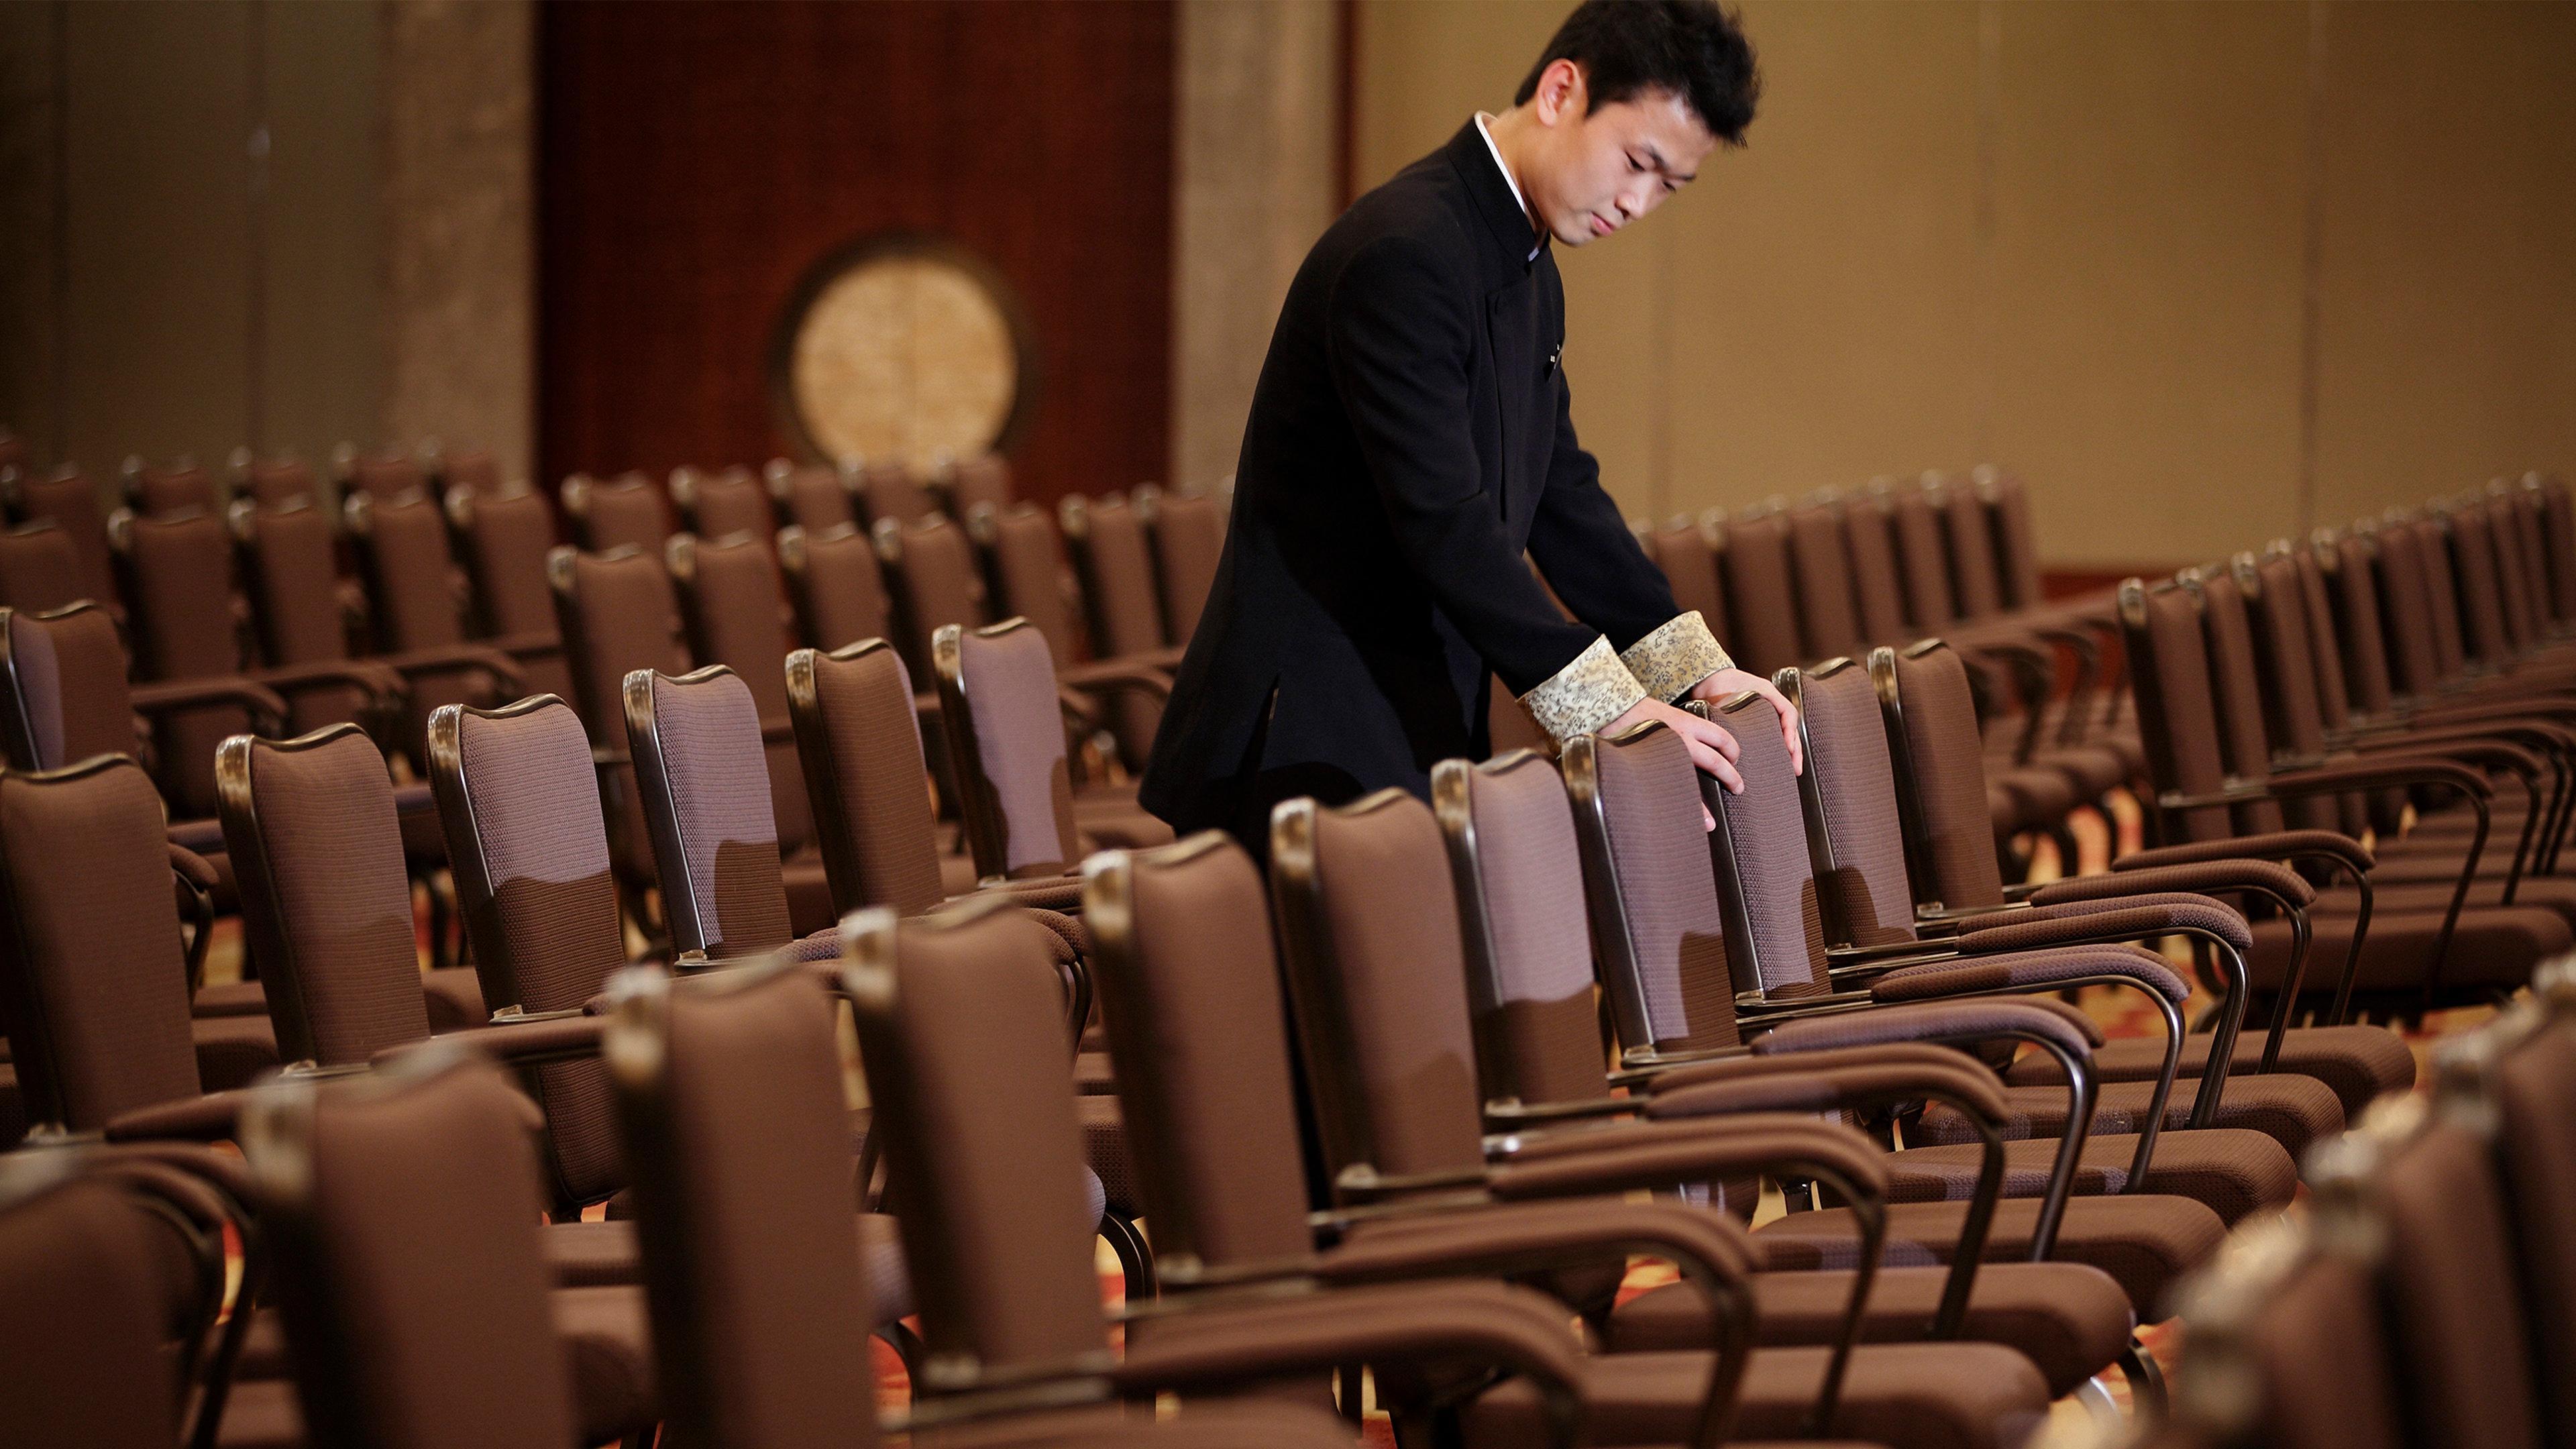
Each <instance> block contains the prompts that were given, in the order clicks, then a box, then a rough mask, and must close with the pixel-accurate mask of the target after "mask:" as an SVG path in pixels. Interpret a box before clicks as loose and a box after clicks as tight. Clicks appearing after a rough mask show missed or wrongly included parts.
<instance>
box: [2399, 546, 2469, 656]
mask: <svg viewBox="0 0 2576 1449" xmlns="http://www.w3.org/2000/svg"><path fill="white" fill-rule="evenodd" d="M2399 526H2400V527H2402V528H2403V529H2405V531H2406V532H2407V533H2408V534H2409V535H2410V536H2411V538H2412V540H2413V542H2414V550H2413V555H2412V557H2413V566H2414V568H2415V570H2416V572H2417V573H2419V574H2420V575H2422V577H2423V585H2422V589H2423V594H2424V597H2425V599H2426V600H2427V601H2429V602H2430V603H2431V604H2432V606H2433V607H2432V608H2431V610H2430V611H2429V612H2427V613H2426V615H2425V622H2426V623H2427V624H2429V625H2430V626H2431V628H2432V636H2433V664H2434V668H2435V670H2436V671H2437V672H2436V673H2435V675H2434V678H2435V680H2436V682H2439V681H2444V680H2449V679H2453V678H2456V677H2457V676H2458V675H2459V673H2460V671H2461V670H2462V669H2464V668H2466V667H2467V665H2468V662H2469V660H2470V658H2471V654H2470V649H2471V644H2472V639H2471V636H2470V634H2469V626H2468V623H2467V621H2466V618H2465V615H2466V613H2467V605H2466V603H2465V597H2466V596H2465V595H2464V593H2463V592H2462V590H2461V587H2460V580H2459V576H2458V574H2457V573H2456V572H2455V571H2454V570H2453V569H2452V567H2451V557H2452V555H2451V516H2450V514H2449V513H2447V512H2445V511H2443V510H2441V509H2439V508H2426V509H2423V510H2421V511H2419V512H2417V513H2416V514H2415V516H2414V517H2412V518H2410V519H2408V520H2406V521H2405V522H2404V523H2403V524H2401V525H2399ZM2392 531H2393V530H2392Z"/></svg>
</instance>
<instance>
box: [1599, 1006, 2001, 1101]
mask: <svg viewBox="0 0 2576 1449" xmlns="http://www.w3.org/2000/svg"><path fill="white" fill-rule="evenodd" d="M1888 1009H1889V1010H1891V1011H1901V1010H1905V1009H1906V1008H1902V1007H1890V1008H1888ZM1756 1060H1764V1059H1761V1058H1756ZM1768 1064H1770V1065H1772V1066H1773V1067H1774V1068H1775V1070H1772V1071H1768V1072H1745V1073H1740V1074H1737V1075H1734V1076H1732V1077H1729V1078H1726V1079H1723V1080H1718V1081H1704V1082H1699V1083H1696V1084H1692V1085H1688V1086H1679V1085H1672V1084H1667V1083H1657V1084H1656V1091H1655V1093H1654V1095H1653V1096H1652V1097H1650V1098H1648V1099H1647V1102H1646V1115H1647V1117H1648V1118H1649V1119H1650V1120H1652V1121H1657V1122H1669V1121H1681V1120H1688V1119H1692V1118H1706V1117H1721V1116H1735V1115H1742V1114H1746V1113H1754V1112H1800V1113H1819V1114H1821V1113H1825V1112H1871V1111H1876V1110H1879V1109H1882V1108H1886V1107H1890V1106H1893V1105H1896V1104H1897V1103H1901V1102H1907V1101H1914V1100H1918V1099H1921V1098H1926V1097H1937V1098H1941V1099H1943V1100H1946V1101H1949V1102H1952V1103H1953V1104H1954V1105H1957V1106H1958V1107H1959V1108H1960V1109H1961V1110H1962V1111H1965V1112H1968V1113H1970V1114H1972V1115H1975V1116H1978V1117H1982V1118H1984V1119H1985V1120H1987V1121H1988V1122H1990V1123H2000V1122H2001V1121H2002V1119H2003V1115H2004V1111H2005V1102H2004V1087H2003V1082H2002V1080H2001V1079H2000V1078H1998V1077H1996V1076H1995V1074H1994V1073H1993V1072H1991V1071H1988V1070H1987V1069H1986V1068H1985V1067H1984V1065H1983V1064H1981V1063H1979V1062H1977V1061H1976V1060H1974V1059H1973V1058H1970V1057H1966V1056H1962V1055H1960V1054H1959V1053H1957V1052H1954V1051H1943V1050H1941V1049H1940V1048H1938V1047H1931V1046H1922V1047H1913V1046H1903V1045H1900V1046H1884V1047H1850V1048H1845V1049H1842V1050H1838V1051H1819V1052H1808V1053H1802V1054H1800V1059H1799V1060H1797V1061H1795V1062H1791V1063H1782V1062H1780V1061H1779V1060H1778V1059H1777V1058H1772V1059H1768Z"/></svg>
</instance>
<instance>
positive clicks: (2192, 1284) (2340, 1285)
mask: <svg viewBox="0 0 2576 1449" xmlns="http://www.w3.org/2000/svg"><path fill="white" fill-rule="evenodd" d="M2356 1238H2357V1235H2356V1234H2354V1233H2353V1232H2352V1231H2351V1230H2350V1229H2347V1228H2343V1227H2340V1226H2339V1225H2338V1226H2335V1227H2329V1228H2324V1229H2320V1228H2318V1227H2315V1226H2311V1224H2310V1222H2309V1220H2307V1219H2305V1218H2294V1217H2290V1216H2287V1215H2282V1216H2275V1217H2268V1218H2261V1219H2257V1220H2255V1221H2253V1222H2251V1223H2249V1224H2248V1225H2247V1226H2246V1227H2245V1228H2244V1229H2243V1230H2241V1231H2239V1232H2237V1233H2236V1234H2234V1235H2232V1236H2231V1237H2230V1238H2229V1239H2228V1240H2227V1241H2226V1242H2225V1243H2224V1244H2222V1245H2221V1247H2220V1249H2219V1255H2218V1257H2216V1258H2215V1259H2213V1260H2212V1261H2211V1263H2210V1265H2209V1266H2208V1267H2206V1268H2204V1269H2203V1270H2201V1272H2200V1273H2199V1274H2197V1275H2195V1276H2194V1277H2193V1278H2192V1279H2190V1280H2188V1282H2187V1284H2186V1286H2185V1288H2184V1290H2183V1293H2182V1294H2181V1295H2180V1296H2181V1299H2182V1311H2181V1312H2182V1319H2183V1323H2184V1325H2185V1329H2186V1331H2187V1332H2188V1334H2189V1335H2190V1345H2191V1346H2190V1347H2189V1348H2188V1349H2186V1350H2185V1351H2184V1355H2183V1357H2184V1364H2183V1368H2182V1370H2181V1371H2180V1372H2179V1373H2178V1374H2176V1375H2175V1386H2176V1390H2177V1392H2176V1394H2175V1400H2174V1409H2175V1413H2176V1416H2177V1417H2178V1418H2179V1419H2180V1420H2181V1421H2182V1428H2181V1430H2180V1432H2179V1433H2177V1434H2175V1435H2174V1437H2173V1438H2172V1439H2170V1440H2165V1439H2159V1440H2158V1441H2157V1442H2171V1443H2175V1444H2196V1445H2203V1446H2208V1449H2221V1446H2234V1445H2242V1446H2248V1449H2250V1446H2254V1445H2264V1446H2270V1449H2400V1446H2402V1445H2404V1444H2405V1443H2406V1442H2407V1436H2406V1432H2405V1427H2404V1423H2403V1418H2404V1416H2403V1414H2402V1412H2401V1410H2400V1409H2399V1406H2398V1398H2397V1383H2398V1379H2399V1376H2400V1365H2399V1364H2398V1363H2397V1362H2396V1361H2395V1358H2394V1355H2393V1353H2392V1351H2391V1349H2390V1346H2389V1341H2388V1340H2389V1325H2388V1322H2387V1316H2386V1307H2385V1305H2384V1304H2383V1303H2382V1302H2381V1299H2380V1292H2379V1285H2378V1282H2377V1267H2378V1263H2377V1252H2376V1250H2375V1249H2374V1248H2372V1247H2370V1246H2368V1245H2367V1244H2365V1243H2363V1242H2360V1241H2357V1240H2356Z"/></svg>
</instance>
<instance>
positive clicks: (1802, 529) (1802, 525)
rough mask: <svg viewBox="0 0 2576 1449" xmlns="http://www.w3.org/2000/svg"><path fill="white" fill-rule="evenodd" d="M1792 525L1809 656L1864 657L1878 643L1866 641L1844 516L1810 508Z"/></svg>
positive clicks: (1795, 512) (1801, 626) (1792, 558)
mask: <svg viewBox="0 0 2576 1449" xmlns="http://www.w3.org/2000/svg"><path fill="white" fill-rule="evenodd" d="M1788 521H1789V562H1790V579H1791V582H1792V583H1794V584H1795V585H1796V586H1797V597H1798V633H1799V636H1800V637H1801V638H1802V639H1803V640H1804V641H1805V643H1806V646H1807V647H1806V653H1807V655H1808V656H1809V657H1811V658H1814V657H1829V656H1833V655H1841V654H1856V653H1859V652H1860V651H1861V650H1862V649H1864V648H1866V647H1867V646H1868V645H1869V644H1870V643H1871V642H1873V641H1870V640H1867V639H1864V638H1863V637H1862V636H1861V629H1860V604H1859V601H1858V599H1856V598H1855V597H1854V595H1853V593H1852V572H1851V547H1850V541H1849V540H1848V539H1847V538H1846V537H1845V536H1844V529H1843V510H1842V509H1840V508H1838V507H1835V506H1833V505H1831V504H1809V505H1807V506H1805V507H1803V508H1796V509H1792V510H1790V512H1789V515H1788Z"/></svg>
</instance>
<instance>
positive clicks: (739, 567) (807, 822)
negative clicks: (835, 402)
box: [664, 505, 814, 855]
mask: <svg viewBox="0 0 2576 1449" xmlns="http://www.w3.org/2000/svg"><path fill="white" fill-rule="evenodd" d="M764 506H765V505H764ZM769 550H770V543H769V541H768V539H767V537H766V536H765V535H759V536H755V535H752V534H747V533H737V534H735V535H733V536H732V537H728V538H720V539H710V538H703V537H699V536H696V535H692V534H685V533H683V534H677V535H674V536H673V537H672V539H671V542H670V544H669V545H668V546H667V547H666V548H665V549H664V559H665V562H667V563H668V564H669V566H670V569H671V577H672V580H673V581H674V582H675V583H676V584H677V585H678V587H679V595H680V616H681V618H682V619H683V620H684V621H686V623H687V625H688V631H689V646H690V652H691V653H692V654H693V655H694V656H695V657H696V658H698V659H701V660H704V661H705V662H707V663H709V664H721V665H724V666H725V667H726V668H728V669H731V670H732V671H733V672H734V674H735V675H736V677H738V678H739V679H741V681H742V683H743V685H744V687H745V688H747V689H749V690H750V691H751V699H752V704H753V707H754V708H756V709H757V710H758V711H759V715H760V735H761V748H762V750H763V752H764V755H765V757H766V759H767V761H768V766H769V808H770V813H771V816H772V817H773V818H774V819H775V820H776V821H777V822H778V824H777V830H778V847H779V851H780V853H781V854H783V855H793V854H795V853H796V852H797V851H798V850H801V849H803V848H804V846H805V843H806V841H808V840H809V839H811V838H812V837H813V833H814V831H813V817H812V811H811V809H810V807H808V806H807V804H806V802H805V780H804V776H803V774H802V772H801V771H800V770H799V769H798V768H797V764H796V740H795V737H794V734H793V732H792V731H791V730H790V728H789V726H788V723H787V676H786V673H785V671H784V669H783V668H782V667H781V666H782V664H783V662H784V661H785V660H786V658H787V652H788V650H789V649H791V648H793V647H794V645H793V642H792V641H791V640H790V639H789V637H788V632H787V621H786V618H785V612H784V610H783V609H782V608H781V606H780V604H779V598H780V592H779V587H780V586H779V578H778V561H777V560H776V559H775V558H773V557H772V556H771V555H770V551H769Z"/></svg>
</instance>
